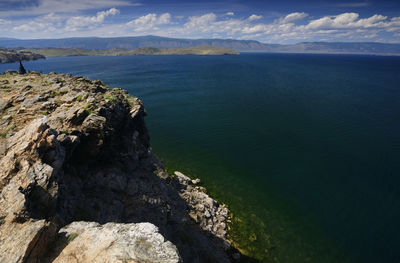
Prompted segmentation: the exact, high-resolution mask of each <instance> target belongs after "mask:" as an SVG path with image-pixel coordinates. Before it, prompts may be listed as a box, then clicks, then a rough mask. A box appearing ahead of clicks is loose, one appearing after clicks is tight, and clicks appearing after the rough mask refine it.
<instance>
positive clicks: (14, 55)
mask: <svg viewBox="0 0 400 263" xmlns="http://www.w3.org/2000/svg"><path fill="white" fill-rule="evenodd" d="M45 58H46V57H45V56H43V55H41V54H37V53H34V52H31V51H16V50H11V49H0V63H12V62H18V61H20V60H21V61H22V60H37V59H45Z"/></svg>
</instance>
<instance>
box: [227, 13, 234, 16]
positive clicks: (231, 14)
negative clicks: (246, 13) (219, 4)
mask: <svg viewBox="0 0 400 263" xmlns="http://www.w3.org/2000/svg"><path fill="white" fill-rule="evenodd" d="M225 15H227V16H234V15H235V13H233V12H228V13H226V14H225Z"/></svg>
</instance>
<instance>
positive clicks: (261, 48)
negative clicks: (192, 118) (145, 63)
mask: <svg viewBox="0 0 400 263" xmlns="http://www.w3.org/2000/svg"><path fill="white" fill-rule="evenodd" d="M194 46H215V47H222V48H229V49H233V50H236V51H239V52H289V53H334V54H337V53H340V54H377V55H400V44H386V43H376V42H340V43H339V42H302V43H298V44H292V45H280V44H265V43H261V42H259V41H255V40H234V39H180V38H167V37H158V36H140V37H116V38H97V37H86V38H62V39H10V38H0V47H4V48H16V47H24V48H82V49H112V48H117V49H135V48H142V47H153V48H188V47H194Z"/></svg>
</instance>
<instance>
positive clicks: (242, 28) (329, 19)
mask: <svg viewBox="0 0 400 263" xmlns="http://www.w3.org/2000/svg"><path fill="white" fill-rule="evenodd" d="M0 1H1V0H0ZM63 1H64V0H63ZM82 1H86V0H82ZM117 14H119V10H118V9H116V8H110V9H108V10H105V11H102V12H98V13H96V14H95V15H92V16H88V15H87V16H74V17H70V16H68V15H67V14H63V13H54V12H53V13H47V14H46V15H43V16H38V17H36V18H33V19H29V20H28V19H24V20H9V19H7V20H5V19H0V35H1V36H4V37H20V38H21V37H22V38H43V37H44V38H55V37H57V38H58V37H73V36H103V37H104V36H133V35H146V34H153V35H160V36H169V37H188V38H234V39H255V40H259V41H262V42H275V43H288V42H297V41H322V40H326V41H343V40H349V39H351V40H357V41H363V40H364V41H365V40H366V39H370V40H372V41H377V40H379V39H382V38H387V39H388V41H390V40H392V41H394V40H396V39H397V41H400V39H398V35H399V34H400V17H391V18H389V17H387V16H383V15H380V14H375V15H373V16H370V17H361V16H360V15H359V14H358V13H351V12H349V13H342V14H337V15H334V16H323V17H317V18H315V19H310V18H307V17H308V14H306V13H304V12H294V13H291V14H287V15H285V16H282V17H281V18H278V19H275V20H274V21H272V22H270V23H265V22H262V21H261V20H260V19H261V18H262V16H260V15H257V14H251V15H250V16H248V17H234V16H228V15H227V14H226V13H225V14H221V15H216V14H214V13H206V14H203V15H199V16H190V17H179V19H178V18H177V17H176V16H174V18H172V15H171V14H170V13H163V14H154V13H150V14H147V15H143V16H140V17H138V18H136V19H134V20H131V21H128V22H119V23H115V22H113V21H115V20H113V19H111V17H112V16H115V15H117ZM107 18H108V19H107ZM121 19H123V16H121ZM387 36H389V37H387Z"/></svg>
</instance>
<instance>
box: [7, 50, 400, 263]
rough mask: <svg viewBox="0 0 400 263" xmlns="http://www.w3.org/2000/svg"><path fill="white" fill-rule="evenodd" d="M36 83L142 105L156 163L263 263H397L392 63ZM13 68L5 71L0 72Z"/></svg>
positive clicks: (399, 81)
mask: <svg viewBox="0 0 400 263" xmlns="http://www.w3.org/2000/svg"><path fill="white" fill-rule="evenodd" d="M25 65H26V68H27V69H30V70H36V71H43V72H50V71H55V72H57V73H72V74H78V75H84V76H87V77H90V78H92V79H101V80H103V81H104V82H105V83H107V84H108V85H109V86H110V87H120V88H124V89H126V90H128V91H129V92H130V93H131V94H132V95H135V96H138V97H140V98H141V99H142V100H143V102H144V104H145V107H146V109H147V112H148V117H147V119H146V121H147V125H148V128H149V130H150V134H151V140H152V141H151V144H152V147H153V150H154V152H155V153H156V154H157V155H158V156H160V157H161V158H162V159H163V160H164V161H165V163H166V165H167V168H168V169H170V170H174V169H179V170H181V171H183V172H185V173H187V174H189V175H191V176H196V177H200V178H201V179H202V181H203V182H204V184H205V185H206V186H207V188H208V189H209V191H210V192H211V193H212V194H213V195H214V196H216V197H217V198H218V199H219V200H220V201H221V202H226V203H227V204H228V205H229V206H230V208H231V210H232V211H233V213H234V220H233V224H232V225H231V228H232V230H231V238H232V239H233V240H234V241H235V242H236V243H238V245H239V247H240V248H241V249H242V251H243V253H245V254H247V255H249V256H250V257H251V258H256V259H258V260H259V261H260V262H388V263H389V262H399V261H400V249H399V244H400V224H399V222H400V187H399V186H400V178H399V176H400V161H399V160H400V122H399V119H400V58H398V57H376V56H349V55H295V54H242V55H239V56H130V57H66V58H51V59H47V60H44V61H34V62H27V63H25ZM8 68H17V66H16V64H6V65H0V71H3V70H5V69H8Z"/></svg>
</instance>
